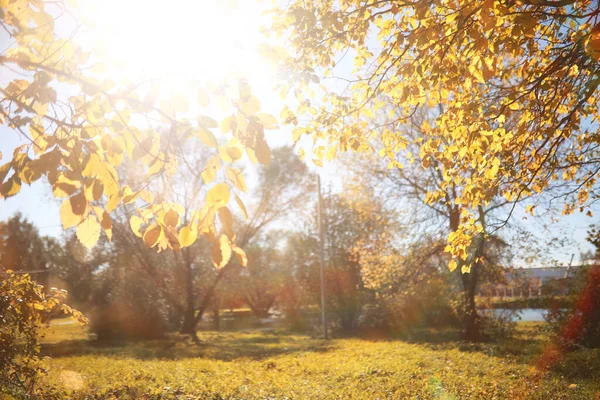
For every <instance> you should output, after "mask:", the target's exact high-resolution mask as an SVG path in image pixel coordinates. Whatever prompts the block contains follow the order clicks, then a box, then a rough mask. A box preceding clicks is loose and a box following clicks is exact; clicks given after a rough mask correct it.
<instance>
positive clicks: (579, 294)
mask: <svg viewBox="0 0 600 400" xmlns="http://www.w3.org/2000/svg"><path fill="white" fill-rule="evenodd" d="M583 274H584V275H583V276H584V280H583V286H582V288H581V289H580V290H579V291H574V292H573V294H572V295H571V296H570V297H571V302H570V306H569V307H567V308H553V309H551V310H549V312H548V314H547V316H546V320H547V321H548V322H549V327H550V329H551V330H552V331H553V333H554V334H555V335H556V338H557V340H558V342H559V343H560V344H561V346H562V347H564V348H568V349H573V348H577V347H588V348H598V347H600V267H593V268H591V269H589V270H587V271H585V272H583Z"/></svg>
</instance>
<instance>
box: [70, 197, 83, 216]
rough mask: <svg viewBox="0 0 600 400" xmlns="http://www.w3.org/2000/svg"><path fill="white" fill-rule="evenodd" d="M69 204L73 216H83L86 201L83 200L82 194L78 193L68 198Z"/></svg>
mask: <svg viewBox="0 0 600 400" xmlns="http://www.w3.org/2000/svg"><path fill="white" fill-rule="evenodd" d="M69 200H70V202H71V210H73V214H75V215H84V214H85V211H86V209H87V200H86V198H85V194H84V192H80V193H79V194H76V195H75V196H72V197H70V198H69Z"/></svg>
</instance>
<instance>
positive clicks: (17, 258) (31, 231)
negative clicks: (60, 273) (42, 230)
mask: <svg viewBox="0 0 600 400" xmlns="http://www.w3.org/2000/svg"><path fill="white" fill-rule="evenodd" d="M49 247H52V242H51V241H49V240H48V239H46V238H43V237H41V236H40V234H39V232H38V230H37V228H36V227H35V226H34V225H33V224H32V223H30V222H29V221H27V219H26V218H23V216H22V215H21V214H19V213H17V214H15V215H14V216H13V217H11V218H10V219H9V220H8V221H5V222H0V265H2V266H3V267H4V268H5V269H10V270H13V271H20V272H24V271H27V272H29V273H30V274H33V276H34V277H35V279H36V281H37V282H38V283H39V284H41V285H43V286H47V284H48V279H49V261H50V253H49V251H51V249H49Z"/></svg>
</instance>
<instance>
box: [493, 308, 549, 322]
mask: <svg viewBox="0 0 600 400" xmlns="http://www.w3.org/2000/svg"><path fill="white" fill-rule="evenodd" d="M482 311H483V312H493V313H494V314H496V315H499V316H500V315H506V314H507V313H510V312H511V311H513V310H510V309H508V308H496V309H488V310H482ZM547 311H548V310H546V309H545V308H523V309H521V310H518V311H517V312H515V313H514V317H513V319H514V320H515V321H524V322H544V321H545V319H544V315H545V314H546V312H547ZM519 317H520V318H519Z"/></svg>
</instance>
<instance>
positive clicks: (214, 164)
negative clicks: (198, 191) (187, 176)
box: [200, 156, 221, 184]
mask: <svg viewBox="0 0 600 400" xmlns="http://www.w3.org/2000/svg"><path fill="white" fill-rule="evenodd" d="M220 166H221V161H220V158H219V156H213V157H211V159H210V160H208V162H207V163H206V166H205V167H204V169H203V170H202V172H201V173H200V175H201V176H202V180H203V181H204V183H206V184H209V183H211V182H212V181H214V180H215V178H216V177H217V171H218V170H219V167H220Z"/></svg>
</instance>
